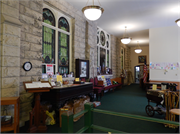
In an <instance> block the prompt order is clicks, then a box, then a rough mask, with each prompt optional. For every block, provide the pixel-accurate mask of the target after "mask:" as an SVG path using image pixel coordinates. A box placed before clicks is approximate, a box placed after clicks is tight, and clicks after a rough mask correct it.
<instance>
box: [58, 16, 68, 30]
mask: <svg viewBox="0 0 180 134" xmlns="http://www.w3.org/2000/svg"><path fill="white" fill-rule="evenodd" d="M58 24H59V28H60V29H62V30H64V31H66V32H69V23H68V21H67V20H66V19H65V18H64V17H61V18H60V19H59V22H58Z"/></svg>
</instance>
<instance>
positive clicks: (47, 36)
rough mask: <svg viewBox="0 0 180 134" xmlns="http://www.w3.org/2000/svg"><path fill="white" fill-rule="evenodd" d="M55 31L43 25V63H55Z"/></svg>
mask: <svg viewBox="0 0 180 134" xmlns="http://www.w3.org/2000/svg"><path fill="white" fill-rule="evenodd" d="M54 37H55V31H54V30H53V29H51V28H48V27H45V26H43V39H42V40H43V41H42V43H43V44H42V63H48V64H49V63H50V64H54V61H55V52H54V51H55V41H54Z"/></svg>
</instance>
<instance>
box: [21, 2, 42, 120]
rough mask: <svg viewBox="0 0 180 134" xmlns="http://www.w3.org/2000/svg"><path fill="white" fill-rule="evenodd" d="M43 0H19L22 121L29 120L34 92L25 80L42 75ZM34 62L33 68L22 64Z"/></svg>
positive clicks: (36, 78) (34, 78)
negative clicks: (28, 90) (24, 82)
mask: <svg viewBox="0 0 180 134" xmlns="http://www.w3.org/2000/svg"><path fill="white" fill-rule="evenodd" d="M42 9H43V1H42V0H33V1H31V0H26V1H21V0H20V1H19V20H20V22H21V23H22V27H21V45H20V51H21V52H20V65H21V68H20V91H19V93H20V122H22V123H24V122H25V121H27V120H29V112H30V111H31V110H32V106H31V103H32V101H33V99H34V94H33V93H27V92H26V91H25V89H24V86H23V81H31V80H38V78H39V77H41V73H42V68H41V64H42V61H41V53H42ZM27 61H30V62H31V63H32V66H33V67H32V69H31V70H30V71H27V72H26V71H25V70H24V69H23V68H22V66H23V64H24V63H25V62H27Z"/></svg>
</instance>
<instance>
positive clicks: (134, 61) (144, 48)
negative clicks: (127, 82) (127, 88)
mask: <svg viewBox="0 0 180 134" xmlns="http://www.w3.org/2000/svg"><path fill="white" fill-rule="evenodd" d="M135 48H136V47H130V49H131V50H130V65H131V72H132V76H133V82H135V80H134V67H135V66H137V65H144V63H139V62H138V56H141V55H146V63H147V64H149V46H141V49H142V52H141V53H140V54H137V53H135V52H134V49H135ZM131 81H132V79H131Z"/></svg>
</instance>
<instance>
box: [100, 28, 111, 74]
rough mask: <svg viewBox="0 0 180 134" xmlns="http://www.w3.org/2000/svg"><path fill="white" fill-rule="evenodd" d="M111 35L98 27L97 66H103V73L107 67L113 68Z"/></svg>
mask: <svg viewBox="0 0 180 134" xmlns="http://www.w3.org/2000/svg"><path fill="white" fill-rule="evenodd" d="M110 38H111V36H110V34H108V33H107V32H106V31H104V30H103V29H101V28H97V66H101V73H102V74H104V73H105V72H103V71H104V70H105V67H108V68H111V56H110V54H111V39H110Z"/></svg>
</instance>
